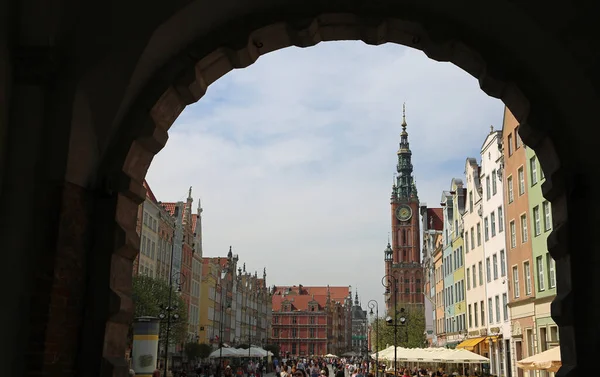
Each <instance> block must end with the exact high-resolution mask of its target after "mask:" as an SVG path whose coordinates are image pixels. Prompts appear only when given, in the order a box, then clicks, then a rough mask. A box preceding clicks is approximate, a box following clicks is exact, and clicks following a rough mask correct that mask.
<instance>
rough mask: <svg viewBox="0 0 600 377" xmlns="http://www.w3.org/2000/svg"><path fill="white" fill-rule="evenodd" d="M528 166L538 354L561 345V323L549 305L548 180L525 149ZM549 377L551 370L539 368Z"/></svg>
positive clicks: (552, 275) (552, 279)
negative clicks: (544, 188)
mask: <svg viewBox="0 0 600 377" xmlns="http://www.w3.org/2000/svg"><path fill="white" fill-rule="evenodd" d="M526 156H527V164H528V167H529V181H528V184H529V189H528V194H529V213H530V227H531V249H532V260H533V263H534V270H535V274H534V287H535V302H534V308H535V330H536V338H537V342H536V353H539V352H543V351H546V350H548V349H550V348H553V347H557V346H558V345H559V332H558V326H557V325H556V323H555V322H554V320H553V319H552V317H551V316H550V304H551V303H552V300H553V299H554V297H556V265H555V262H554V259H553V258H552V256H551V255H550V253H549V252H548V247H547V240H548V235H549V234H550V231H551V230H552V208H551V205H550V202H549V201H548V200H546V199H545V198H544V196H543V195H542V184H543V183H544V181H545V179H546V178H545V177H544V174H543V172H542V169H541V167H540V164H539V161H538V159H537V156H536V155H535V152H534V151H533V150H532V149H531V148H527V150H526ZM539 374H540V376H542V377H546V376H547V375H548V372H544V371H540V372H539Z"/></svg>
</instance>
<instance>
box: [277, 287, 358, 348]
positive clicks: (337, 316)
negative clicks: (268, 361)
mask: <svg viewBox="0 0 600 377" xmlns="http://www.w3.org/2000/svg"><path fill="white" fill-rule="evenodd" d="M351 308H352V300H351V292H350V287H329V286H326V287H305V286H303V285H298V286H292V287H275V288H274V291H273V296H272V334H271V343H273V344H277V345H278V346H279V349H280V353H281V355H285V356H289V357H302V356H312V355H326V354H328V353H341V352H340V351H342V352H343V351H345V350H347V349H348V348H349V346H350V342H351V340H352V333H351V328H352V313H351ZM348 329H350V331H347V330H348Z"/></svg>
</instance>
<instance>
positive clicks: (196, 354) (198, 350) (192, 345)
mask: <svg viewBox="0 0 600 377" xmlns="http://www.w3.org/2000/svg"><path fill="white" fill-rule="evenodd" d="M183 349H184V351H185V354H186V356H187V358H188V360H195V359H199V358H202V345H201V344H200V343H196V342H188V343H186V344H185V346H184V347H183ZM209 355H210V352H209ZM207 357H208V356H207Z"/></svg>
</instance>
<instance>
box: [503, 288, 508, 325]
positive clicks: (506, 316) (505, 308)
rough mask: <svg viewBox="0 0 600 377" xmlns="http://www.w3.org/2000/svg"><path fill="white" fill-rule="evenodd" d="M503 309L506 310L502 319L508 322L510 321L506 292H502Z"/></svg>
mask: <svg viewBox="0 0 600 377" xmlns="http://www.w3.org/2000/svg"><path fill="white" fill-rule="evenodd" d="M502 310H503V311H504V313H502V314H503V317H502V319H503V320H504V322H506V321H508V295H507V294H506V293H503V294H502Z"/></svg>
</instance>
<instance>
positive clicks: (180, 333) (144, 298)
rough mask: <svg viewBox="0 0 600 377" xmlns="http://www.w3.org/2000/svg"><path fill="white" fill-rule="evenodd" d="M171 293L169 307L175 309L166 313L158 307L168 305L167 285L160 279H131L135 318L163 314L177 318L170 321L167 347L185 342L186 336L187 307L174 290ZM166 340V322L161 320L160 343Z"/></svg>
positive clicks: (138, 277) (142, 277) (144, 277)
mask: <svg viewBox="0 0 600 377" xmlns="http://www.w3.org/2000/svg"><path fill="white" fill-rule="evenodd" d="M171 289H172V290H173V291H172V293H171V305H172V306H173V307H177V309H175V310H173V311H171V312H167V311H166V310H162V309H161V308H160V305H161V304H162V305H164V306H167V305H168V304H169V284H167V283H166V282H165V281H163V280H160V279H155V278H152V277H150V276H145V275H136V276H134V277H133V295H132V296H133V304H134V315H135V317H143V316H151V317H158V315H159V314H160V313H161V312H163V313H164V314H166V315H171V316H173V315H175V314H177V315H178V316H179V319H178V320H176V321H173V320H172V321H171V331H170V332H169V345H175V344H181V343H183V342H184V341H185V338H186V334H187V328H188V323H187V306H186V305H185V301H183V299H182V298H181V296H179V294H177V292H176V291H175V289H174V288H171ZM166 338H167V321H166V320H163V321H161V324H160V335H159V339H160V342H161V343H163V346H164V342H165V340H166Z"/></svg>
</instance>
